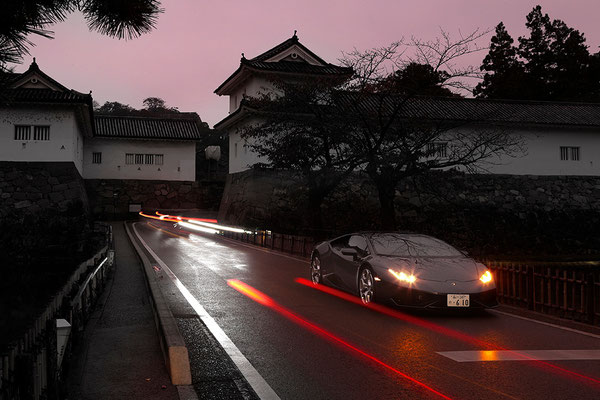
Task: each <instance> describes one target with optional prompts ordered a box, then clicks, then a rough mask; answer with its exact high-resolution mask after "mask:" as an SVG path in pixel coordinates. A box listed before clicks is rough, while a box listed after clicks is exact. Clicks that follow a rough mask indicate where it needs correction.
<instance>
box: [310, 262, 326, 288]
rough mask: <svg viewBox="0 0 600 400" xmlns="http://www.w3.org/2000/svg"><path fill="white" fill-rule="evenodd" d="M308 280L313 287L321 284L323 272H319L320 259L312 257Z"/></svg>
mask: <svg viewBox="0 0 600 400" xmlns="http://www.w3.org/2000/svg"><path fill="white" fill-rule="evenodd" d="M310 280H311V281H312V283H314V284H315V285H317V284H319V283H323V272H322V271H321V259H320V258H319V256H318V255H314V256H313V258H312V260H311V262H310Z"/></svg>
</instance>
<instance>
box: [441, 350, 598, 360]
mask: <svg viewBox="0 0 600 400" xmlns="http://www.w3.org/2000/svg"><path fill="white" fill-rule="evenodd" d="M437 353H438V354H440V355H442V356H444V357H448V358H450V359H452V360H454V361H457V362H480V361H540V360H600V350H473V351H438V352H437Z"/></svg>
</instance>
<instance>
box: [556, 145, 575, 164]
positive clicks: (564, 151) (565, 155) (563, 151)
mask: <svg viewBox="0 0 600 400" xmlns="http://www.w3.org/2000/svg"><path fill="white" fill-rule="evenodd" d="M560 159H561V160H562V161H566V160H571V161H579V147H570V146H560Z"/></svg>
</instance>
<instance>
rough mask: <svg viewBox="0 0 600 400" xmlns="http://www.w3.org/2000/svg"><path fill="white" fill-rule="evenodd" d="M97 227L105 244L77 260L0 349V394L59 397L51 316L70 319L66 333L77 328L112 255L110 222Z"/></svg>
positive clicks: (17, 398)
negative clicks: (51, 294) (26, 323)
mask: <svg viewBox="0 0 600 400" xmlns="http://www.w3.org/2000/svg"><path fill="white" fill-rule="evenodd" d="M102 229H103V230H104V231H105V233H106V243H107V245H106V246H105V247H104V248H102V249H101V250H100V251H99V252H97V253H96V254H95V255H94V256H93V257H92V258H90V259H88V260H87V261H85V262H83V263H81V264H79V266H78V268H77V269H76V270H75V272H74V273H73V274H72V275H71V277H70V278H69V280H68V281H67V282H66V283H65V284H64V285H63V287H62V289H61V290H60V291H58V293H57V294H56V295H55V296H54V297H53V298H52V299H51V300H50V302H49V303H48V304H47V306H46V308H45V309H44V310H43V312H41V313H40V314H39V316H38V317H37V318H36V319H35V320H34V321H33V322H32V323H31V325H30V328H29V329H28V330H27V331H26V333H25V334H24V335H23V336H22V337H21V338H20V339H19V340H16V341H15V342H13V343H12V344H11V345H10V346H9V347H8V350H7V351H6V352H5V353H3V354H0V400H21V399H34V400H38V399H57V398H60V382H61V380H62V379H63V376H62V365H60V358H59V351H58V349H57V319H59V318H63V319H66V320H67V321H68V322H69V323H70V325H71V337H73V336H75V337H78V336H79V335H81V333H82V332H83V327H84V324H85V322H86V321H87V319H88V318H89V316H90V314H91V309H92V306H93V304H94V303H95V301H96V299H97V298H98V297H99V296H100V294H101V293H102V289H103V287H104V285H105V283H106V280H107V277H108V272H109V269H110V268H111V267H112V264H113V260H114V251H113V250H112V227H111V226H110V225H104V227H103V228H102ZM70 342H71V340H69V342H68V345H69V344H70ZM68 345H67V347H68ZM63 351H67V350H66V349H63Z"/></svg>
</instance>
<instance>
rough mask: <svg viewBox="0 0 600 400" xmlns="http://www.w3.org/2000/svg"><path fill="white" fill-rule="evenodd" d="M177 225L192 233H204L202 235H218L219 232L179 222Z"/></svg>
mask: <svg viewBox="0 0 600 400" xmlns="http://www.w3.org/2000/svg"><path fill="white" fill-rule="evenodd" d="M179 225H181V226H183V227H184V228H188V229H191V230H194V231H198V232H204V233H213V234H214V233H218V232H219V231H218V230H216V229H211V228H205V227H203V226H197V225H194V224H190V223H188V222H183V221H181V222H179Z"/></svg>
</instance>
